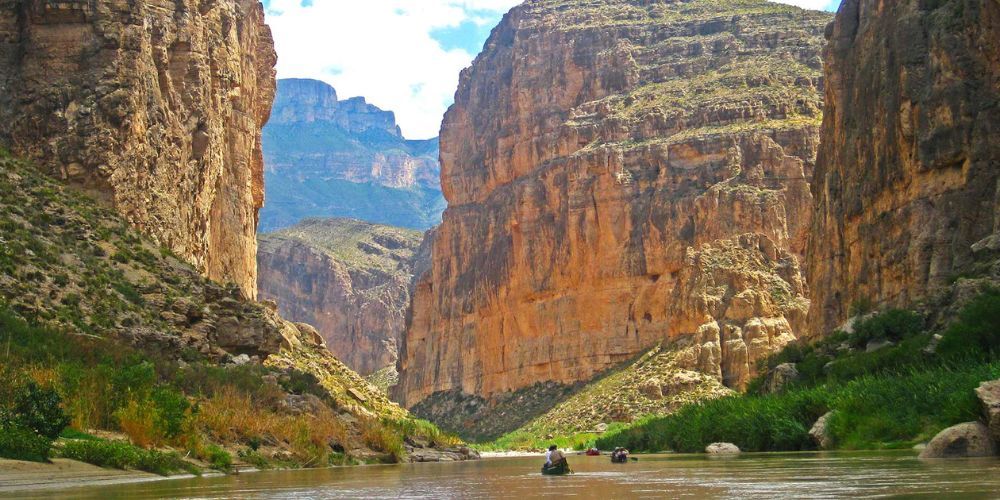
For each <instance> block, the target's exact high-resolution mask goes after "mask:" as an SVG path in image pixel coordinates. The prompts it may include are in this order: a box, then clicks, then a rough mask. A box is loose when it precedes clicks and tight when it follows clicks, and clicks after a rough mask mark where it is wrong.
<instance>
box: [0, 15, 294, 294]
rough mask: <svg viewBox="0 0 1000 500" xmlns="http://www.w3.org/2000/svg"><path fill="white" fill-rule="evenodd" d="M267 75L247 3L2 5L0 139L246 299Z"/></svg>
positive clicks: (263, 37)
mask: <svg viewBox="0 0 1000 500" xmlns="http://www.w3.org/2000/svg"><path fill="white" fill-rule="evenodd" d="M274 64H275V53H274V48H273V43H272V40H271V33H270V30H269V29H268V27H267V26H266V25H265V24H264V13H263V9H262V7H261V5H260V3H259V2H258V1H257V0H178V1H176V2H153V1H149V0H137V1H126V0H93V1H81V0H59V1H52V0H3V1H0V140H2V141H3V142H6V143H7V144H8V145H9V146H10V147H11V149H12V150H13V151H15V152H17V153H19V154H22V155H25V156H27V157H30V158H32V159H34V160H36V161H37V162H38V163H39V165H41V166H42V167H44V168H45V169H46V170H47V171H48V172H49V173H51V174H53V175H55V176H57V177H61V178H63V179H65V180H68V181H69V182H71V183H74V184H77V185H82V186H85V187H87V188H90V189H92V190H95V191H96V192H98V193H100V194H102V195H103V197H104V198H106V199H107V200H109V201H110V202H111V203H113V204H114V206H115V208H116V209H117V211H118V212H119V213H120V214H122V216H124V217H125V219H126V220H127V221H128V222H129V223H130V224H132V225H133V226H135V227H137V228H138V229H140V230H141V231H142V232H143V233H145V234H147V235H149V236H150V237H152V238H153V239H154V240H155V241H156V242H158V243H161V244H163V245H166V246H168V247H169V248H171V249H172V250H174V251H175V252H176V253H177V254H178V255H180V256H182V257H183V258H184V259H186V260H187V261H189V262H191V263H192V264H194V265H195V266H196V267H197V268H198V269H199V270H200V271H201V272H202V273H204V274H205V275H207V276H209V277H210V278H213V279H215V280H219V281H231V282H234V283H236V284H237V285H239V286H240V287H241V289H242V293H243V294H244V295H245V296H248V297H253V296H255V295H256V278H257V275H256V261H255V259H254V255H255V253H256V240H255V232H256V226H257V211H258V209H259V208H260V207H261V205H262V203H263V201H264V200H263V196H264V191H263V189H264V187H263V163H262V154H261V148H260V129H261V127H262V126H263V125H264V122H266V121H267V117H268V114H269V112H270V107H271V101H272V99H273V97H274V69H273V68H274Z"/></svg>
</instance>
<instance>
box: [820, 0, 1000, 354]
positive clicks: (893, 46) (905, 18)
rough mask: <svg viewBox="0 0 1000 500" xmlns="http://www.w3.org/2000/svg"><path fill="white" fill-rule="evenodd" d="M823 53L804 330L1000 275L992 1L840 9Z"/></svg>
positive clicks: (999, 114)
mask: <svg viewBox="0 0 1000 500" xmlns="http://www.w3.org/2000/svg"><path fill="white" fill-rule="evenodd" d="M828 36H829V45H828V47H827V49H826V52H825V60H826V63H827V66H826V82H827V86H826V104H827V106H826V116H825V118H824V122H823V128H822V136H823V143H822V146H821V148H820V151H819V157H818V161H817V167H816V178H815V183H814V185H813V192H814V194H815V199H816V202H815V213H814V216H813V229H812V234H811V238H810V245H809V255H810V258H809V261H808V276H809V282H810V285H811V290H812V294H811V299H812V310H811V312H810V318H811V319H810V325H811V331H812V332H814V333H817V334H822V333H824V332H827V331H829V330H830V329H832V328H835V327H836V326H837V325H838V324H839V323H841V322H842V321H844V320H845V319H846V318H847V316H849V315H851V314H853V311H851V308H852V305H854V307H855V308H856V309H857V308H858V307H860V305H864V304H873V305H879V306H894V307H914V306H919V305H920V304H921V303H925V302H927V301H928V300H933V296H934V295H935V294H937V292H941V291H944V290H945V289H947V288H948V287H950V286H951V285H952V284H953V283H955V282H956V281H957V280H959V279H962V278H974V277H977V276H984V275H987V276H988V275H992V276H993V277H1000V266H997V262H998V261H1000V259H998V257H1000V203H998V197H1000V195H998V193H1000V184H998V176H1000V142H998V140H997V138H998V137H1000V4H998V3H997V2H989V1H987V2H983V1H978V0H953V1H948V2H925V1H917V0H903V1H897V2H881V1H873V0H846V1H845V2H844V3H843V5H842V6H841V8H840V12H839V13H838V15H837V19H836V22H835V23H834V24H833V25H832V26H831V27H830V29H829V32H828Z"/></svg>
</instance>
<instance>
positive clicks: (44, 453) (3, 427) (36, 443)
mask: <svg viewBox="0 0 1000 500" xmlns="http://www.w3.org/2000/svg"><path fill="white" fill-rule="evenodd" d="M51 451H52V440H51V439H49V438H47V437H45V436H42V435H39V434H38V433H36V432H35V431H34V430H32V429H29V428H27V427H22V426H20V425H13V424H9V423H7V424H0V458H8V459H11V460H26V461H29V462H48V461H49V456H50V455H51Z"/></svg>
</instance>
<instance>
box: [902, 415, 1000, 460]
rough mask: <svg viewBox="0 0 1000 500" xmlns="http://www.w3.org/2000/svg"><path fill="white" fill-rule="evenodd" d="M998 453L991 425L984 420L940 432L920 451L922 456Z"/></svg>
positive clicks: (943, 456) (992, 454)
mask: <svg viewBox="0 0 1000 500" xmlns="http://www.w3.org/2000/svg"><path fill="white" fill-rule="evenodd" d="M996 454H997V445H996V443H994V442H993V439H992V437H991V436H990V429H989V427H986V426H985V425H983V424H982V422H968V423H964V424H958V425H954V426H951V427H949V428H947V429H945V430H943V431H941V432H939V433H938V435H937V436H934V439H932V440H931V442H930V443H927V447H926V448H924V450H923V451H921V452H920V458H975V457H992V456H994V455H996Z"/></svg>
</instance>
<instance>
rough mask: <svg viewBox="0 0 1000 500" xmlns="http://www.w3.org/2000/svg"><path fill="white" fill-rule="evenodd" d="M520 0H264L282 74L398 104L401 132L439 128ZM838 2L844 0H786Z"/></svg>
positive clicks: (389, 106) (815, 4)
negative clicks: (462, 78) (465, 73)
mask: <svg viewBox="0 0 1000 500" xmlns="http://www.w3.org/2000/svg"><path fill="white" fill-rule="evenodd" d="M519 3H521V0H264V6H265V9H266V15H267V23H268V24H269V25H270V26H271V30H272V32H273V34H274V44H275V48H276V50H277V52H278V68H277V69H278V78H315V79H317V80H323V81H325V82H327V83H329V84H330V85H333V86H334V87H335V88H336V89H337V94H338V96H339V97H340V98H341V99H344V98H348V97H354V96H364V97H365V98H367V99H368V102H370V103H372V104H374V105H376V106H378V107H380V108H382V109H386V110H390V111H394V112H395V113H396V119H397V121H398V122H399V125H400V127H401V128H402V129H403V134H404V135H405V136H406V137H407V138H409V139H427V138H431V137H434V136H436V135H437V134H438V129H439V128H440V124H441V117H442V116H444V112H445V110H446V109H447V108H448V106H449V105H451V103H452V102H453V100H454V94H455V89H456V88H457V86H458V74H459V72H460V71H461V70H462V68H465V67H466V66H468V65H469V64H470V63H471V62H472V60H473V58H475V56H476V54H478V53H479V51H480V49H482V46H483V43H484V42H485V41H486V38H487V37H488V36H489V34H490V30H492V29H493V27H494V26H496V24H497V23H498V22H499V21H500V18H501V17H503V14H504V13H505V12H507V11H508V10H509V9H510V8H511V7H513V6H515V5H517V4H519ZM781 3H787V4H793V5H798V6H800V7H805V8H810V9H825V10H831V11H832V10H835V9H836V8H837V6H838V5H839V4H840V1H839V0H781Z"/></svg>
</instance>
